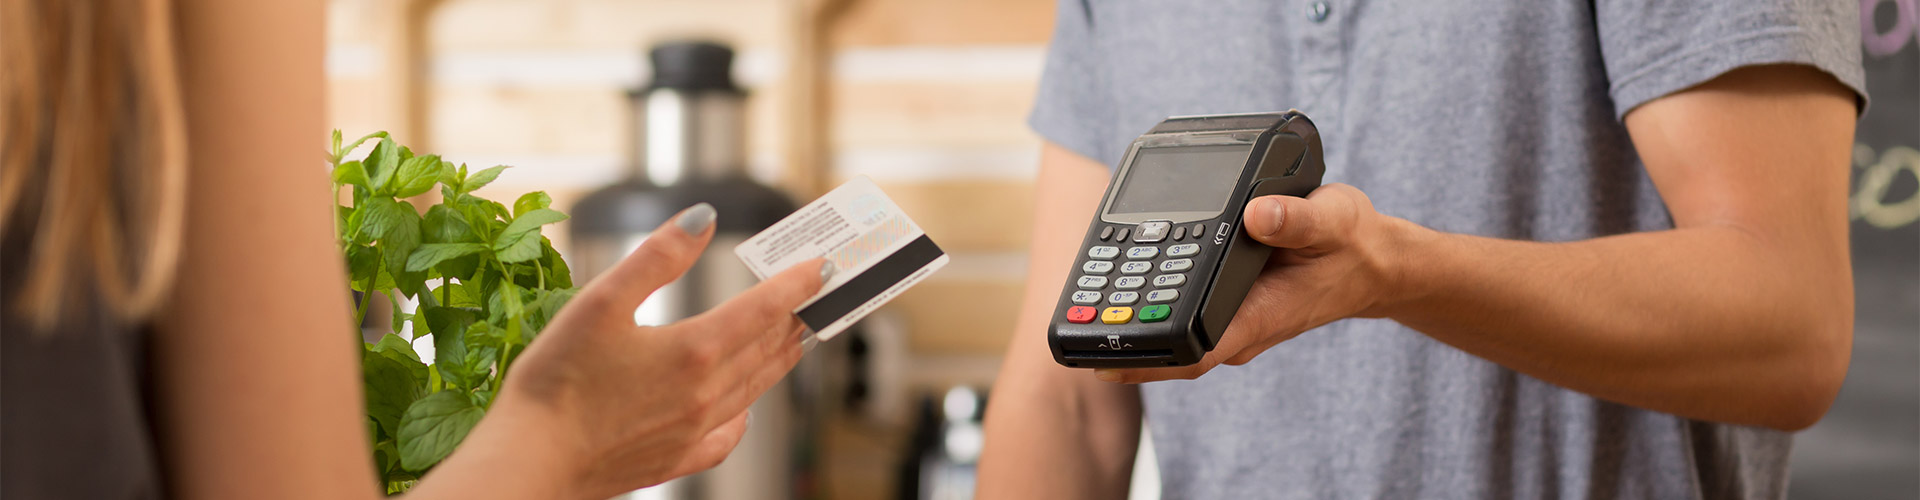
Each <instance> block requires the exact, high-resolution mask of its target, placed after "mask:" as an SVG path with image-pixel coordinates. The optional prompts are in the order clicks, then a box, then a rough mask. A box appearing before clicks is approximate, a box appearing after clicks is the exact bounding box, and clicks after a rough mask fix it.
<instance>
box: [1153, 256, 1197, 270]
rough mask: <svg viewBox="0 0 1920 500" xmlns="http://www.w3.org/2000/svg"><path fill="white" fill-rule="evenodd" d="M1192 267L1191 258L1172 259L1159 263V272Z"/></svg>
mask: <svg viewBox="0 0 1920 500" xmlns="http://www.w3.org/2000/svg"><path fill="white" fill-rule="evenodd" d="M1188 269H1193V259H1172V260H1168V261H1166V262H1161V263H1160V272H1163V273H1177V272H1183V271H1186V270H1188Z"/></svg>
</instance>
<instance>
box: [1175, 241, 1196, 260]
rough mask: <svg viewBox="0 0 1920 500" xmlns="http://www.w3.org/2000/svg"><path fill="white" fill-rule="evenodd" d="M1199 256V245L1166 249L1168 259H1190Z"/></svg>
mask: <svg viewBox="0 0 1920 500" xmlns="http://www.w3.org/2000/svg"><path fill="white" fill-rule="evenodd" d="M1199 254H1200V244H1199V243H1187V244H1183V245H1174V246H1170V247H1167V256H1168V257H1192V256H1195V255H1199Z"/></svg>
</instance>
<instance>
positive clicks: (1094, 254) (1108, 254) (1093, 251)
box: [1087, 245, 1120, 260]
mask: <svg viewBox="0 0 1920 500" xmlns="http://www.w3.org/2000/svg"><path fill="white" fill-rule="evenodd" d="M1119 256H1120V247H1114V246H1105V245H1102V246H1097V247H1093V248H1089V249H1087V258H1089V259H1098V260H1113V258H1114V257H1119Z"/></svg>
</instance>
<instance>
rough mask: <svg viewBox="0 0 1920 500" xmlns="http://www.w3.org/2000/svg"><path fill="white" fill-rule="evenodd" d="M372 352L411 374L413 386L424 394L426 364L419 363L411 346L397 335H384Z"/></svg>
mask: <svg viewBox="0 0 1920 500" xmlns="http://www.w3.org/2000/svg"><path fill="white" fill-rule="evenodd" d="M372 349H373V352H375V353H379V354H380V355H381V356H382V357H386V358H388V359H392V360H394V361H396V362H399V363H400V364H401V365H404V366H406V367H407V371H410V372H413V380H414V384H415V385H416V386H417V387H416V389H418V390H419V391H420V392H421V393H423V394H424V393H425V392H426V382H427V364H426V363H425V362H422V361H420V354H419V353H416V352H413V344H412V343H410V342H407V339H405V338H402V337H401V336H399V335H394V334H391V333H389V334H386V335H385V336H382V337H380V343H378V344H373V348H372Z"/></svg>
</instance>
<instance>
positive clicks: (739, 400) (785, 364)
mask: <svg viewBox="0 0 1920 500" xmlns="http://www.w3.org/2000/svg"><path fill="white" fill-rule="evenodd" d="M790 333H791V332H790ZM783 337H784V339H783ZM765 343H766V344H769V345H772V346H773V347H771V351H772V352H769V353H768V354H767V355H766V356H738V357H734V358H730V359H729V362H728V363H726V364H725V365H722V366H721V367H720V368H719V369H718V370H717V371H716V372H715V373H714V374H713V381H714V382H713V383H722V384H724V386H722V387H721V392H720V393H719V394H720V395H719V396H718V397H717V399H716V401H715V402H714V404H713V407H712V409H711V410H709V411H712V412H714V413H717V414H721V415H727V414H731V413H732V412H737V411H743V410H745V409H746V408H747V407H748V406H749V405H752V404H753V402H754V401H755V400H758V399H760V395H761V394H765V393H766V392H767V390H768V389H772V388H773V385H774V384H777V383H780V379H782V378H785V377H786V376H787V372H790V371H793V365H794V364H797V363H799V362H800V357H801V356H802V355H804V354H805V353H804V352H803V351H802V349H801V348H800V341H799V337H798V336H795V335H783V336H769V337H768V338H767V341H766V342H765ZM747 349H749V350H750V352H760V351H758V350H755V349H756V348H755V347H748V348H747Z"/></svg>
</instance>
